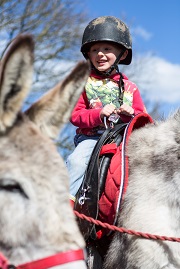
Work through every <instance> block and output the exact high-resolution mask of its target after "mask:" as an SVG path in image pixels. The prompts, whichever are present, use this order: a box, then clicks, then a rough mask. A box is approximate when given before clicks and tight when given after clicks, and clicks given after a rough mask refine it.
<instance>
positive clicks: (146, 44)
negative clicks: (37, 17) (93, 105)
mask: <svg viewBox="0 0 180 269" xmlns="http://www.w3.org/2000/svg"><path fill="white" fill-rule="evenodd" d="M85 3H86V12H87V13H88V15H89V19H90V20H91V19H94V18H96V17H99V16H107V15H110V16H116V17H118V18H120V19H122V20H123V21H124V22H125V23H126V24H127V25H128V26H129V28H130V31H131V34H132V38H133V51H134V54H133V55H134V57H135V58H136V56H137V55H138V56H139V57H141V58H142V59H143V58H144V63H143V64H144V68H143V69H144V73H143V72H141V76H143V75H144V78H145V77H147V74H149V77H151V83H150V84H151V86H150V85H147V86H143V89H145V90H146V91H147V95H148V97H149V99H150V100H151V101H152V102H156V101H159V102H161V103H162V113H163V114H165V115H167V114H168V113H169V112H171V111H173V110H174V109H176V108H177V107H179V103H180V14H179V13H180V0H171V1H168V0H164V1H163V0H156V1H155V0H148V1H144V0H128V1H125V0H124V1H121V0H114V1H110V0H102V1H101V0H89V1H85ZM148 55H149V56H148ZM148 57H149V58H150V59H148ZM146 63H147V64H146ZM142 73H143V74H142ZM142 80H143V78H142ZM138 86H141V83H140V85H138ZM139 88H140V87H139ZM140 90H141V89H140Z"/></svg>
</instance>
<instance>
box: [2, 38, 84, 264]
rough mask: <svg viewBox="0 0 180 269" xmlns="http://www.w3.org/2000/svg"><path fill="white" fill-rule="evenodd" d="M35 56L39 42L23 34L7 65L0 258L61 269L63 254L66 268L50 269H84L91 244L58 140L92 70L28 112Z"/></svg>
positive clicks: (80, 70) (73, 76)
mask: <svg viewBox="0 0 180 269" xmlns="http://www.w3.org/2000/svg"><path fill="white" fill-rule="evenodd" d="M33 55H34V42H33V39H32V37H31V36H30V35H19V36H18V37H17V38H16V39H14V40H13V42H12V43H11V44H10V45H9V47H8V48H7V50H6V52H5V53H4V55H3V57H2V60H1V66H0V101H1V102H0V252H2V253H3V254H4V256H5V257H6V258H7V259H8V261H9V263H10V264H13V265H15V266H17V265H20V264H24V263H29V262H32V261H34V260H39V259H44V258H47V257H51V256H52V257H53V255H57V256H56V260H59V261H60V263H59V264H61V263H62V259H61V256H60V254H61V253H63V254H64V255H65V256H63V259H65V261H66V263H65V264H61V265H58V264H56V263H57V262H56V263H55V264H54V263H53V261H52V260H53V258H52V259H51V260H49V262H50V265H49V266H48V267H45V268H54V266H55V265H56V267H55V268H61V269H67V268H69V269H85V268H86V262H85V260H84V258H83V249H84V248H85V242H84V239H83V237H82V235H81V233H80V231H79V229H78V226H77V223H76V218H75V215H74V213H73V210H72V208H71V206H70V203H69V182H68V172H67V170H66V167H65V164H64V162H63V160H62V158H61V157H60V155H59V154H58V152H57V149H56V147H55V145H54V143H53V141H52V139H55V138H56V137H57V136H58V134H59V131H60V129H61V127H62V126H63V124H64V123H66V122H67V121H68V120H69V117H70V114H71V111H72V109H73V107H74V105H75V103H76V102H77V99H78V98H79V96H80V94H81V91H82V90H83V88H84V85H85V82H86V80H87V77H88V74H89V67H88V64H87V63H86V62H80V63H78V64H77V66H76V67H75V68H74V70H72V72H71V73H70V74H69V75H68V76H67V77H66V78H65V79H64V80H63V81H62V82H61V83H59V84H58V85H56V86H55V87H54V88H53V89H51V90H50V91H48V92H47V93H46V94H45V95H44V96H43V97H42V98H41V99H39V100H38V101H37V102H36V103H34V104H33V105H32V106H31V107H30V108H29V109H28V110H27V111H25V112H22V111H21V110H22V106H23V103H24V101H25V99H26V98H27V95H28V93H29V91H30V88H31V84H32V75H33ZM50 138H51V139H50ZM59 253H60V254H59ZM65 253H67V255H66V254H65ZM58 255H59V256H58ZM69 256H70V260H68V257H69ZM73 257H75V258H73ZM46 266H47V265H46ZM18 268H21V267H18ZM23 268H26V267H23ZM28 268H44V267H42V264H41V266H40V265H38V264H37V265H36V266H35V267H28Z"/></svg>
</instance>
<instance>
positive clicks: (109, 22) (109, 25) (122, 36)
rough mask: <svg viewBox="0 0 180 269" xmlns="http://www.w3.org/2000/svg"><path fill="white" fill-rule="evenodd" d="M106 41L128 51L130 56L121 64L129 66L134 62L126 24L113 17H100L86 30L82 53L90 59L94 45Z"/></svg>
mask: <svg viewBox="0 0 180 269" xmlns="http://www.w3.org/2000/svg"><path fill="white" fill-rule="evenodd" d="M100 41H105V42H108V41H110V42H113V43H115V44H116V45H120V46H121V47H122V48H124V50H126V49H127V50H128V55H127V56H126V58H125V59H124V60H121V61H120V64H125V65H128V64H130V63H131V60H132V40H131V35H130V32H129V29H128V27H127V26H126V25H125V23H124V22H122V21H121V20H119V19H117V18H116V17H112V16H103V17H98V18H96V19H94V20H92V21H91V22H90V23H89V24H88V25H87V27H86V28H85V30H84V34H83V38H82V45H81V52H82V54H83V55H84V57H85V58H86V59H88V54H87V53H88V52H89V49H90V47H91V45H92V44H93V43H96V42H100Z"/></svg>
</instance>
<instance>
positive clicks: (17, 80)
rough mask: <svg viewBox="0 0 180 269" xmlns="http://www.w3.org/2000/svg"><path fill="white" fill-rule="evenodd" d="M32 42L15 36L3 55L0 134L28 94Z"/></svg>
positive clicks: (0, 74) (32, 52)
mask: <svg viewBox="0 0 180 269" xmlns="http://www.w3.org/2000/svg"><path fill="white" fill-rule="evenodd" d="M33 55H34V42H33V38H32V36H31V35H27V34H24V35H23V34H22V35H19V36H17V37H16V38H15V39H14V40H13V41H12V42H11V44H10V45H9V46H8V48H7V49H6V51H5V54H4V55H3V58H2V60H1V69H0V132H5V130H6V129H7V128H8V127H11V126H12V125H13V123H14V121H15V119H16V117H17V114H18V112H19V111H20V110H21V107H22V104H23V102H24V100H25V98H26V97H27V94H28V93H29V90H30V88H31V83H32V75H33V60H34V59H33V58H34V57H33Z"/></svg>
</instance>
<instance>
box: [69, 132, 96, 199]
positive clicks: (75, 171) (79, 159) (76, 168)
mask: <svg viewBox="0 0 180 269" xmlns="http://www.w3.org/2000/svg"><path fill="white" fill-rule="evenodd" d="M98 139H99V136H86V135H82V134H81V135H80V134H78V135H76V136H75V138H74V144H75V149H74V151H73V152H72V153H71V154H70V155H69V157H68V158H67V161H66V166H67V169H68V172H69V177H70V194H71V195H72V196H75V195H76V193H77V192H78V190H79V188H80V186H81V183H82V181H83V177H84V173H85V170H86V168H87V165H88V162H89V159H90V157H91V153H92V151H93V149H94V147H95V145H96V143H97V140H98Z"/></svg>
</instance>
